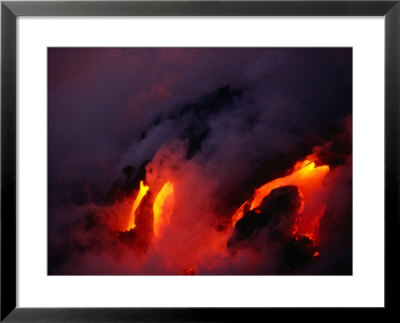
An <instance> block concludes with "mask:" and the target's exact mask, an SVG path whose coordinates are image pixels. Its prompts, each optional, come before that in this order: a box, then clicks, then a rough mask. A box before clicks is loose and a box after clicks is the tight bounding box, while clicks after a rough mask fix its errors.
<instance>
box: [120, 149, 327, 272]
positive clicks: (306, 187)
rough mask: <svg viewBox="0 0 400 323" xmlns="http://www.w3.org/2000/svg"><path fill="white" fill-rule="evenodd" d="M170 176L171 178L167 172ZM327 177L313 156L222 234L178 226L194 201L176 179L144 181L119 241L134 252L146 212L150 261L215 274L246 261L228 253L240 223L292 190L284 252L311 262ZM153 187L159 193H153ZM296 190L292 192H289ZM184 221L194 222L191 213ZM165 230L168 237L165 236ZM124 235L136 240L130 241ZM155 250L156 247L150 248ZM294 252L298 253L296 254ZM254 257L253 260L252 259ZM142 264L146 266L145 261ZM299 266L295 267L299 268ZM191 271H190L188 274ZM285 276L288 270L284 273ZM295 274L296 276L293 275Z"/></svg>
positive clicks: (205, 226)
mask: <svg viewBox="0 0 400 323" xmlns="http://www.w3.org/2000/svg"><path fill="white" fill-rule="evenodd" d="M166 173H167V174H172V173H170V172H168V171H167V172H166ZM328 173H329V166H327V165H320V166H317V165H316V158H315V156H309V157H307V159H306V160H304V161H299V162H297V163H296V164H295V165H294V167H293V169H292V170H291V171H290V172H289V173H288V174H287V175H286V176H284V177H280V178H277V179H275V180H272V181H270V182H267V183H265V184H264V185H262V186H261V187H259V188H257V189H255V190H254V193H253V195H252V197H251V198H250V199H249V200H247V201H245V202H244V203H243V204H242V205H241V206H240V207H239V208H238V210H237V211H236V212H235V213H234V214H233V215H232V222H231V223H232V227H231V228H230V229H229V228H228V229H227V230H225V231H223V232H216V231H215V229H214V228H213V227H212V226H211V225H210V223H207V221H205V220H204V221H202V220H201V218H200V219H199V220H196V221H193V223H194V224H196V223H198V227H196V226H195V225H188V226H187V227H185V228H184V230H182V221H181V222H179V221H178V219H177V218H176V217H178V218H179V216H180V215H179V214H178V213H179V212H180V206H181V204H182V202H181V201H183V200H184V201H185V203H190V202H191V201H190V200H188V199H187V198H185V197H184V196H179V195H177V193H178V194H179V192H181V193H182V192H183V194H184V191H182V190H180V187H179V180H177V181H176V182H177V183H178V184H176V183H175V184H173V182H174V179H173V178H172V177H173V176H172V175H171V178H169V179H168V180H166V181H165V182H164V184H161V185H160V183H158V184H154V183H153V184H148V183H146V181H141V182H140V188H139V191H138V192H137V194H135V196H134V197H133V198H132V200H131V203H132V204H131V212H130V214H129V221H128V225H127V227H126V231H125V232H122V233H121V234H120V238H121V240H123V241H124V242H127V241H128V242H129V243H131V245H132V248H136V245H135V244H134V243H132V242H135V239H138V237H140V234H137V235H136V233H137V232H140V230H141V228H140V227H137V223H136V222H135V219H136V216H137V214H140V213H141V212H142V213H143V210H146V214H145V217H147V218H148V219H149V220H151V221H152V237H151V238H150V240H149V241H150V242H149V244H150V247H149V248H150V249H149V250H150V251H149V253H151V254H152V257H155V258H157V257H159V258H160V259H163V260H160V259H159V261H161V262H164V263H165V266H166V268H168V267H171V268H172V267H174V265H175V264H177V263H178V265H177V266H181V269H180V270H179V271H178V272H176V273H175V274H179V273H184V274H185V275H187V274H189V275H193V274H194V273H195V271H194V270H192V269H191V268H193V267H196V268H197V270H196V273H197V272H198V273H199V274H201V273H202V271H203V272H208V271H212V269H213V267H214V266H216V267H218V266H220V267H221V266H222V267H224V266H225V267H229V266H232V265H235V264H237V263H238V262H240V261H242V260H241V259H239V258H237V257H241V256H237V255H235V254H232V253H231V252H229V241H230V240H229V239H230V238H231V239H232V237H234V236H235V232H236V231H237V230H239V229H238V228H239V227H238V222H240V221H242V222H243V221H244V220H245V218H249V217H257V216H261V215H262V212H263V207H264V206H263V205H264V204H265V203H266V202H265V201H267V200H268V198H269V200H271V199H272V198H273V197H274V194H275V193H274V192H277V189H279V188H288V189H287V191H288V192H289V191H293V192H294V194H295V195H294V196H295V197H296V198H297V199H298V201H299V203H298V205H297V207H296V208H295V211H294V212H295V220H293V223H292V225H291V227H290V236H291V237H292V239H291V240H290V241H289V242H288V241H286V240H285V248H286V249H287V250H289V251H290V252H291V253H290V252H289V253H290V254H293V255H294V256H291V257H295V258H296V257H298V254H299V252H298V250H300V251H301V250H303V249H304V248H306V249H307V250H308V251H307V252H308V253H311V256H310V257H308V258H307V259H316V258H318V257H319V253H320V252H319V251H318V250H317V245H318V243H319V222H320V219H321V217H322V216H323V214H324V212H325V208H326V204H325V197H324V193H323V180H324V178H325V177H326V176H327V175H328ZM164 174H165V172H164ZM151 186H154V187H161V188H160V189H159V190H158V192H157V193H156V194H154V193H155V192H153V193H152V187H151ZM292 187H293V189H291V188H292ZM272 193H274V194H272ZM152 194H154V195H152ZM285 194H286V193H285ZM275 195H276V194H275ZM146 199H147V200H146ZM143 203H147V204H148V203H150V205H149V206H148V207H146V208H144V207H143V205H142V204H143ZM142 207H143V208H142ZM141 210H142V211H141ZM150 210H152V212H151V211H150ZM195 212H196V210H195ZM151 213H152V214H151ZM181 213H182V212H181ZM200 213H201V211H200ZM185 216H187V217H190V216H191V214H186V215H185ZM174 217H175V218H174ZM244 217H245V218H244ZM207 218H210V217H207V216H206V215H204V219H207ZM266 223H267V222H266ZM266 226H268V224H267V225H266ZM167 231H168V232H169V234H166V232H167ZM206 231H208V232H206ZM126 234H131V235H132V236H130V237H129V238H127V237H126V236H125V235H126ZM199 236H201V239H199ZM199 241H201V244H202V246H201V247H199ZM227 242H228V247H227ZM139 245H140V244H139ZM151 245H153V246H154V248H151ZM191 246H192V247H193V248H191ZM299 246H300V247H299ZM299 248H300V249H299ZM301 248H303V249H301ZM293 250H295V252H294V253H293ZM296 250H297V251H296ZM296 252H297V253H296ZM301 252H302V251H301ZM301 252H300V254H301ZM251 257H252V259H253V260H252V261H254V256H251ZM144 262H146V261H145V260H144ZM142 265H143V263H142ZM143 266H145V265H143ZM296 266H297V265H294V266H292V267H293V268H294V269H296V268H297V267H296ZM187 268H190V270H189V269H187ZM282 272H287V271H285V270H283V271H282ZM292 272H295V270H293V271H292Z"/></svg>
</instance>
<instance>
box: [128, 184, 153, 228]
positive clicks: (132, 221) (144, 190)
mask: <svg viewBox="0 0 400 323" xmlns="http://www.w3.org/2000/svg"><path fill="white" fill-rule="evenodd" d="M148 190H149V186H147V185H144V184H143V181H140V189H139V193H138V195H137V196H136V199H135V202H133V206H132V211H131V217H130V219H129V225H128V230H131V229H133V228H135V227H136V224H135V217H136V215H135V213H136V210H137V208H138V207H139V205H140V202H141V201H142V199H143V197H144V196H145V195H146V194H147V191H148Z"/></svg>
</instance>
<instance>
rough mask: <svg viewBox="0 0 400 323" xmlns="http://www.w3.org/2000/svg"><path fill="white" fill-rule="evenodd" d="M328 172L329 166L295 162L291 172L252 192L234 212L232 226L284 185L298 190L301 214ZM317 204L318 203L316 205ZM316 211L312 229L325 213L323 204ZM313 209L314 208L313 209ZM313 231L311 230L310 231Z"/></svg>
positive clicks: (311, 162) (307, 160)
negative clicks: (295, 187) (248, 198)
mask: <svg viewBox="0 0 400 323" xmlns="http://www.w3.org/2000/svg"><path fill="white" fill-rule="evenodd" d="M328 172H329V166H327V165H323V166H317V167H316V166H315V162H313V161H311V160H310V159H306V160H305V161H302V162H297V163H296V164H295V166H294V168H293V171H292V172H291V173H290V174H289V175H287V176H285V177H280V178H277V179H275V180H273V181H271V182H268V183H266V184H264V185H263V186H261V187H259V188H258V189H256V190H255V191H254V194H253V196H252V197H251V199H250V200H248V201H246V202H244V203H243V204H242V205H241V206H240V208H239V209H238V210H237V211H236V212H235V214H234V215H233V217H232V225H233V226H235V224H236V222H237V221H238V220H240V219H241V218H242V217H243V216H244V214H245V213H246V212H247V211H248V210H253V209H255V208H257V207H258V206H260V204H261V202H262V201H263V199H264V198H265V197H266V196H267V195H268V194H269V193H270V192H271V191H272V190H273V189H275V188H277V187H280V186H286V185H295V186H297V187H298V189H299V193H300V197H301V198H302V200H303V201H302V205H301V207H300V211H299V213H300V214H302V213H303V212H304V210H305V204H307V203H308V202H309V201H310V200H312V198H313V194H314V193H315V192H316V191H317V190H319V189H321V188H322V181H323V179H324V178H325V176H326V175H327V174H328ZM317 204H318V203H317ZM316 207H317V208H318V211H317V212H315V216H313V219H314V220H315V221H313V228H317V227H318V224H319V219H320V218H321V217H322V215H323V213H324V211H325V205H324V204H322V205H321V204H320V203H319V204H318V205H317V206H316ZM313 208H315V207H313ZM313 211H314V210H313ZM310 231H313V230H310Z"/></svg>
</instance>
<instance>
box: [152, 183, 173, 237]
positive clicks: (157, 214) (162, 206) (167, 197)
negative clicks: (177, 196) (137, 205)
mask: <svg viewBox="0 0 400 323" xmlns="http://www.w3.org/2000/svg"><path fill="white" fill-rule="evenodd" d="M173 208H174V186H173V185H172V183H171V182H167V183H165V184H164V186H163V187H162V188H161V190H160V192H159V193H158V194H157V196H156V198H155V200H154V204H153V213H154V237H155V238H159V237H160V235H161V233H162V231H163V230H164V229H165V227H166V226H168V225H169V223H170V219H171V215H172V212H173Z"/></svg>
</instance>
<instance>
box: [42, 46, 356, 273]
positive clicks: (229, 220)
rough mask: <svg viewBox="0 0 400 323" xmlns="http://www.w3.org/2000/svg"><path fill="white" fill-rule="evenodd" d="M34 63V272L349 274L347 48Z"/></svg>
mask: <svg viewBox="0 0 400 323" xmlns="http://www.w3.org/2000/svg"><path fill="white" fill-rule="evenodd" d="M47 67H48V88H47V89H48V231H47V232H48V237H47V241H48V275H352V270H353V269H352V262H353V255H352V229H353V228H352V48H338V47H325V48H313V47H309V48H261V47H260V48H241V47H237V48H204V47H202V48H200V47H199V48H73V47H68V48H67V47H65V48H63V47H50V48H48V50H47Z"/></svg>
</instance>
